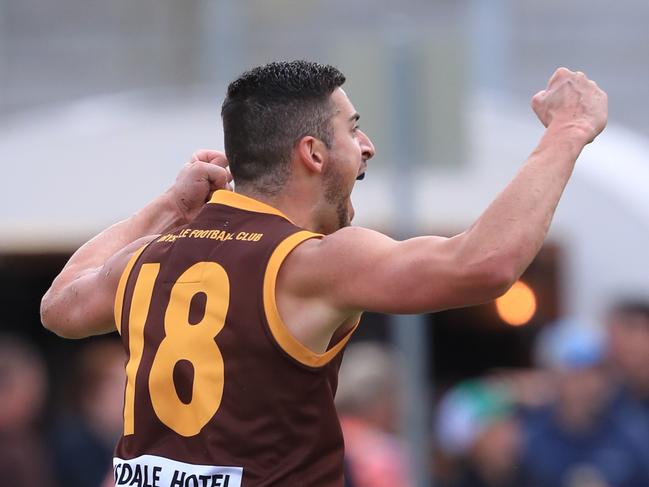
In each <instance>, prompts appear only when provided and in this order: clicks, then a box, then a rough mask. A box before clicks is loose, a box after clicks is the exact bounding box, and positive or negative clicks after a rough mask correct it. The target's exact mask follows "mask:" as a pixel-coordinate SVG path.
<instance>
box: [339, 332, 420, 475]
mask: <svg viewBox="0 0 649 487" xmlns="http://www.w3.org/2000/svg"><path fill="white" fill-rule="evenodd" d="M397 376H398V364H397V360H396V358H395V357H394V356H393V355H392V354H391V353H390V352H389V351H388V350H386V349H385V348H383V347H381V346H379V345H376V344H371V343H361V344H357V345H352V346H350V347H349V348H348V350H347V352H345V358H344V361H343V365H342V368H341V370H340V377H339V385H338V392H337V394H336V405H337V408H338V413H339V415H340V420H341V425H342V428H343V434H344V437H345V457H346V461H347V463H348V466H349V471H350V472H351V476H352V478H353V482H354V487H388V486H389V487H393V486H397V485H398V486H400V487H408V486H409V485H411V481H410V479H409V476H408V467H409V465H408V458H407V453H406V448H405V445H404V443H403V442H402V441H401V440H400V439H399V437H398V436H397V430H398V428H397V422H398V419H399V415H398V408H399V404H398V401H397V400H398V394H397Z"/></svg>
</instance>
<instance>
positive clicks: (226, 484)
mask: <svg viewBox="0 0 649 487" xmlns="http://www.w3.org/2000/svg"><path fill="white" fill-rule="evenodd" d="M228 485H230V475H229V474H226V475H225V483H224V484H223V487H228Z"/></svg>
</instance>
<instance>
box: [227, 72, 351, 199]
mask: <svg viewBox="0 0 649 487" xmlns="http://www.w3.org/2000/svg"><path fill="white" fill-rule="evenodd" d="M344 82H345V76H344V75H343V74H342V73H341V72H340V71H338V69H336V68H334V67H333V66H329V65H324V64H319V63H313V62H307V61H290V62H274V63H270V64H266V65H264V66H260V67H257V68H254V69H252V70H251V71H247V72H245V73H244V74H242V75H241V76H240V77H239V78H238V79H236V80H235V81H233V82H232V83H230V86H229V87H228V92H227V96H226V98H225V101H224V102H223V107H222V109H221V116H222V118H223V133H224V143H225V152H226V155H227V157H228V161H229V163H230V170H231V171H232V175H233V177H234V181H235V183H236V184H237V185H238V186H239V187H241V186H244V185H248V186H252V188H253V189H254V190H255V191H258V192H262V193H270V194H273V193H276V192H277V191H279V189H280V188H281V187H282V185H283V184H284V183H285V182H286V179H287V176H288V164H289V162H290V159H291V154H292V151H293V148H294V146H295V144H296V143H297V142H298V141H299V140H300V139H301V138H302V137H305V136H313V137H315V138H317V139H320V140H322V141H323V142H324V143H325V145H326V146H327V147H330V146H331V141H332V137H333V133H332V132H333V130H332V127H331V121H330V119H331V116H332V115H333V107H332V104H331V102H330V99H329V97H330V95H331V94H332V93H333V91H334V90H335V89H336V88H337V87H339V86H341V85H342V84H343V83H344Z"/></svg>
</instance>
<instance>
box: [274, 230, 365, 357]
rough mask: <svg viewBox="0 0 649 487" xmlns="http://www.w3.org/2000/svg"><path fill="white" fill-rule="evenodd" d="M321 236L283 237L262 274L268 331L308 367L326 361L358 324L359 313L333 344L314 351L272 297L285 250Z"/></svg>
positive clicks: (345, 342)
mask: <svg viewBox="0 0 649 487" xmlns="http://www.w3.org/2000/svg"><path fill="white" fill-rule="evenodd" d="M319 237H322V235H321V234H318V233H312V232H308V231H306V230H305V231H301V232H297V233H294V234H292V235H290V236H289V237H287V238H286V239H285V240H283V241H282V242H281V243H280V244H279V245H278V246H277V248H276V249H275V251H274V252H273V254H272V255H271V257H270V260H269V262H268V266H267V267H266V274H265V276H264V311H265V313H266V321H267V322H268V326H269V327H270V331H271V334H272V335H273V338H274V339H275V341H276V342H277V344H278V345H279V346H280V347H281V348H282V349H283V350H284V351H285V352H286V353H287V354H288V355H289V356H290V357H292V358H293V359H294V360H296V361H298V362H299V363H301V364H303V365H306V366H308V367H313V368H318V367H322V366H324V365H327V364H328V363H329V362H330V361H331V360H332V359H333V358H334V357H335V356H336V355H337V354H338V352H340V350H341V349H342V348H343V347H344V346H345V345H346V344H347V342H348V341H349V339H350V338H351V336H352V334H353V333H354V331H355V330H356V327H357V326H358V322H359V321H360V316H359V318H358V320H357V321H356V323H355V324H354V326H353V328H352V329H351V330H349V331H348V332H347V333H346V334H345V335H344V336H343V337H342V338H341V339H340V340H339V341H338V342H337V343H336V344H335V345H334V346H332V347H331V348H330V349H328V350H327V351H326V352H324V353H316V352H314V351H312V350H311V349H309V348H307V347H306V346H304V345H303V344H302V343H301V342H300V341H298V340H297V339H296V338H295V337H294V336H293V334H292V333H291V332H290V331H289V329H288V328H287V327H286V325H285V324H284V321H283V320H282V318H281V316H280V314H279V309H278V307H277V301H276V300H275V285H276V283H277V274H278V273H279V268H280V267H281V265H282V262H284V259H285V258H286V257H287V256H288V254H290V253H291V251H293V249H294V248H295V247H297V246H298V245H299V244H301V243H302V242H304V241H305V240H308V239H310V238H319Z"/></svg>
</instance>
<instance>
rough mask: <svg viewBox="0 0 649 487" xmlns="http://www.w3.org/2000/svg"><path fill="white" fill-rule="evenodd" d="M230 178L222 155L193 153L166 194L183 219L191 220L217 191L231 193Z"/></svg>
mask: <svg viewBox="0 0 649 487" xmlns="http://www.w3.org/2000/svg"><path fill="white" fill-rule="evenodd" d="M230 181H232V175H231V174H230V171H229V170H228V160H227V159H226V158H225V154H223V153H222V152H218V151H214V150H205V149H204V150H199V151H196V152H194V154H193V155H192V158H191V160H190V162H188V163H186V164H185V165H184V166H183V168H182V169H181V170H180V172H179V173H178V176H177V177H176V182H175V183H174V185H173V186H172V187H171V189H170V190H169V192H170V195H171V198H172V199H173V201H174V203H175V204H176V205H177V207H178V209H179V210H180V212H181V214H182V215H183V217H184V219H186V220H187V221H189V220H191V219H193V218H194V217H195V216H196V215H197V214H198V212H199V211H200V209H201V208H202V207H203V205H204V204H205V203H206V202H207V201H208V200H209V198H210V196H211V195H212V193H213V192H214V191H216V190H217V189H229V190H231V189H232V188H231V186H230Z"/></svg>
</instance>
